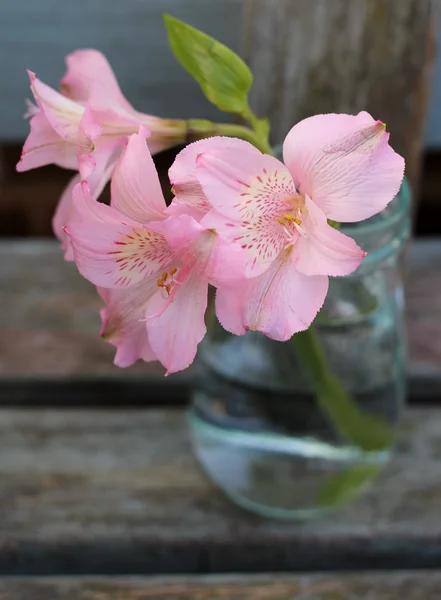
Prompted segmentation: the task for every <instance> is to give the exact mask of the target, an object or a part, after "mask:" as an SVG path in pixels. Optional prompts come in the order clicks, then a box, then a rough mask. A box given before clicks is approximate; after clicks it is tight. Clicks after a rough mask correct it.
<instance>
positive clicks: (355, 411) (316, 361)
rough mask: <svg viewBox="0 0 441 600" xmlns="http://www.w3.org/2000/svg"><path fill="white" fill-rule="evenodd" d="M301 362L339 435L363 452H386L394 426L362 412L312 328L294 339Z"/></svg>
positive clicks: (292, 339) (323, 409) (322, 407)
mask: <svg viewBox="0 0 441 600" xmlns="http://www.w3.org/2000/svg"><path fill="white" fill-rule="evenodd" d="M291 343H292V344H293V346H294V349H295V352H296V355H297V360H298V361H299V364H300V366H301V368H302V369H303V371H304V372H305V373H306V375H307V376H308V379H309V381H310V383H311V384H312V386H313V388H314V391H315V393H316V397H317V401H318V403H319V406H320V408H321V409H322V411H323V412H324V413H325V414H326V415H327V416H328V417H329V418H330V420H331V421H332V423H333V425H334V426H335V428H336V430H337V431H338V432H339V434H340V435H341V436H342V437H343V438H344V439H345V440H347V441H348V442H350V443H352V444H354V445H355V446H358V447H359V448H360V449H362V450H365V451H367V452H369V451H378V450H383V449H386V448H388V447H390V445H391V444H392V442H393V432H392V430H391V429H390V427H389V426H388V425H387V423H385V422H384V421H382V420H381V419H379V418H378V417H375V416H373V415H369V414H366V413H364V412H362V411H361V410H360V409H359V408H358V406H357V403H356V402H355V400H354V399H353V398H352V397H351V395H350V394H349V393H348V392H347V391H346V390H345V389H344V387H343V386H342V384H341V383H340V381H339V379H338V377H337V376H336V375H335V373H333V372H332V371H331V369H330V368H329V364H328V361H327V358H326V356H325V353H324V351H323V348H322V346H321V344H320V340H319V338H318V335H317V331H316V330H315V329H314V328H313V327H311V328H309V329H308V330H307V331H302V332H301V333H297V334H295V335H294V336H293V337H292V338H291Z"/></svg>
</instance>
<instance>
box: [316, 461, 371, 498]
mask: <svg viewBox="0 0 441 600" xmlns="http://www.w3.org/2000/svg"><path fill="white" fill-rule="evenodd" d="M381 469H382V465H376V464H364V465H355V466H354V467H351V468H350V469H347V470H346V471H343V472H342V473H338V474H337V475H333V476H332V477H330V478H329V479H327V480H326V481H325V482H324V484H323V485H322V487H321V489H320V491H319V496H318V503H319V505H320V506H322V507H324V508H325V507H327V508H331V507H333V506H338V505H340V504H345V503H346V502H349V501H350V500H352V499H353V498H354V497H355V496H357V495H358V494H359V493H360V492H362V491H363V490H364V489H365V488H366V487H367V486H368V485H369V484H370V483H371V482H372V480H373V479H374V478H375V476H376V475H377V474H378V473H379V471H380V470H381Z"/></svg>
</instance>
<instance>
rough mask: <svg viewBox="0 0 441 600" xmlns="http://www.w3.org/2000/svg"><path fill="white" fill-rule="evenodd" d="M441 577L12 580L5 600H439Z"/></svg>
mask: <svg viewBox="0 0 441 600" xmlns="http://www.w3.org/2000/svg"><path fill="white" fill-rule="evenodd" d="M440 590H441V575H440V573H434V572H427V571H419V572H403V573H397V572H395V573H394V572H392V573H384V574H378V573H364V574H358V573H357V574H351V575H341V574H337V575H302V576H294V575H261V576H251V577H250V576H242V577H240V576H231V575H228V576H217V577H213V576H212V577H186V578H176V577H172V578H170V577H168V578H167V579H163V578H156V577H155V578H148V579H146V578H122V577H115V578H112V579H102V578H101V579H99V578H91V579H89V578H87V579H83V578H79V579H65V578H62V579H59V578H53V579H52V578H51V579H30V580H25V579H15V578H14V579H10V580H8V581H4V582H3V583H2V584H0V593H2V595H1V596H0V598H1V600H73V599H75V600H144V599H145V600H147V599H148V600H404V599H405V600H439V597H440Z"/></svg>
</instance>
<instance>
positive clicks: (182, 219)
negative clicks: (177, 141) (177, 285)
mask: <svg viewBox="0 0 441 600" xmlns="http://www.w3.org/2000/svg"><path fill="white" fill-rule="evenodd" d="M154 230H155V231H159V232H161V233H162V234H163V235H164V237H165V239H166V240H167V242H168V243H169V245H170V247H171V248H172V249H173V251H174V253H175V255H176V256H177V257H179V261H180V263H181V264H182V265H184V267H185V269H186V270H191V271H192V272H193V273H197V274H198V275H200V276H203V277H205V278H206V279H207V280H208V281H209V283H211V284H212V285H215V286H218V285H222V284H226V283H230V282H231V281H236V280H239V279H243V277H244V274H245V255H244V252H243V250H242V249H241V248H240V247H239V246H238V245H237V244H234V243H231V242H230V241H229V240H227V239H224V238H223V237H222V236H220V235H218V234H217V233H216V232H215V231H213V230H212V229H206V228H205V227H203V226H202V225H201V224H200V223H198V222H197V221H196V220H195V219H194V218H193V217H192V216H190V215H180V216H179V217H169V218H168V219H166V220H165V221H162V222H161V223H155V225H154ZM178 278H179V277H178Z"/></svg>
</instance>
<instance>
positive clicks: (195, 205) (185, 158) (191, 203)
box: [166, 137, 236, 221]
mask: <svg viewBox="0 0 441 600" xmlns="http://www.w3.org/2000/svg"><path fill="white" fill-rule="evenodd" d="M215 140H216V142H215V144H216V148H223V149H227V148H229V147H231V146H232V147H233V149H234V148H236V145H235V142H236V140H235V139H234V138H228V137H216V138H215ZM211 148H213V138H206V139H202V140H198V141H197V142H193V143H192V144H189V145H188V146H186V147H185V148H184V149H183V150H181V152H179V154H178V155H177V157H176V159H175V161H174V163H173V164H172V166H171V167H170V169H169V171H168V176H169V178H170V182H171V184H172V186H173V193H174V195H175V197H174V198H173V200H172V203H171V204H170V206H169V207H168V208H167V211H166V212H167V214H169V215H182V214H191V215H192V216H193V217H194V218H195V219H196V220H197V221H200V220H201V219H202V217H203V216H204V215H205V214H207V212H208V211H209V210H211V205H210V204H209V202H208V200H207V198H206V196H205V193H204V191H203V189H202V187H201V185H200V183H199V181H198V178H197V175H196V159H197V157H198V156H199V155H200V154H203V153H204V152H206V151H207V150H210V149H211Z"/></svg>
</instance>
